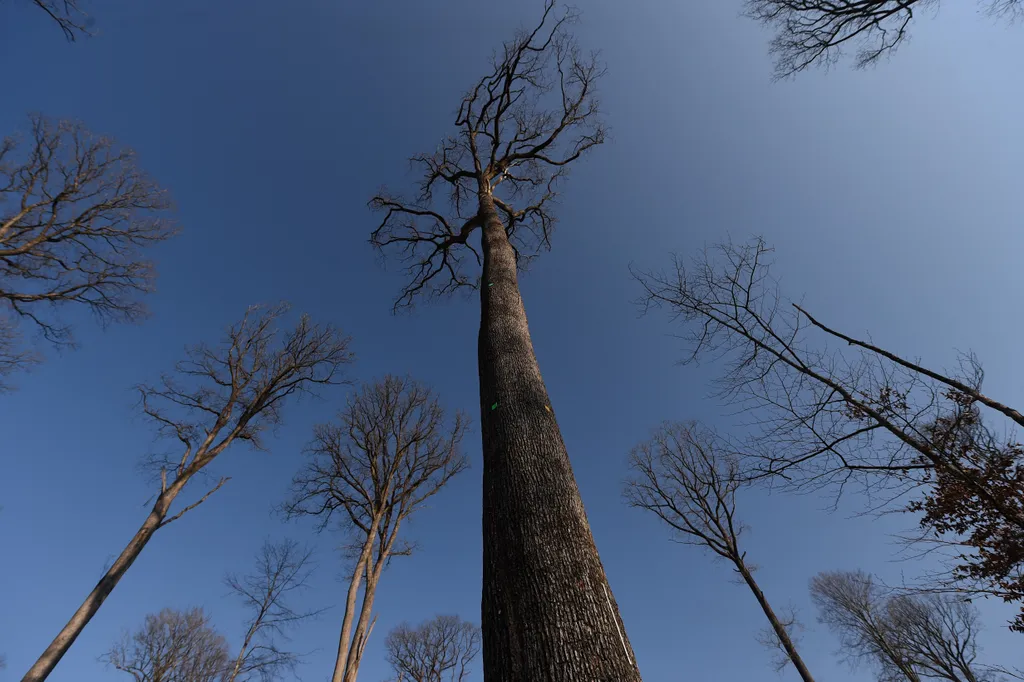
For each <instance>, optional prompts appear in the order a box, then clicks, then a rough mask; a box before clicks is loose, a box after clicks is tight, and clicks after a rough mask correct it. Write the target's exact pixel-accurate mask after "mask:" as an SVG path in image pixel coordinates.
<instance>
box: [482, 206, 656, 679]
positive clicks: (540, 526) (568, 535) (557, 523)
mask: <svg viewBox="0 0 1024 682" xmlns="http://www.w3.org/2000/svg"><path fill="white" fill-rule="evenodd" d="M480 216H481V222H482V223H483V257H484V265H483V279H482V281H481V286H480V303H481V318H480V337H479V348H478V352H479V372H480V399H481V406H480V407H481V412H482V414H481V431H482V436H483V456H484V485H483V495H484V499H483V538H484V539H483V543H484V551H483V562H484V565H483V600H482V629H483V659H484V678H485V679H486V680H487V682H640V672H639V670H638V668H637V666H636V658H635V656H634V655H633V650H632V648H631V647H630V644H629V639H628V638H627V636H626V628H625V626H624V625H623V623H622V620H621V617H620V616H619V612H618V606H617V604H616V603H615V600H614V597H613V596H612V591H611V589H610V587H609V586H608V580H607V578H606V576H605V572H604V567H603V566H602V564H601V559H600V557H599V556H598V552H597V547H596V546H595V544H594V539H593V535H592V534H591V531H590V525H589V523H588V521H587V515H586V512H585V511H584V509H583V502H582V500H581V499H580V494H579V489H578V488H577V486H576V479H575V477H574V476H573V473H572V467H571V465H570V463H569V457H568V454H567V453H566V449H565V444H564V442H563V441H562V435H561V432H560V430H559V428H558V423H557V421H556V420H555V415H554V412H553V410H552V408H551V405H550V402H549V399H548V393H547V389H546V388H545V386H544V381H543V379H542V378H541V374H540V369H539V367H538V364H537V358H536V356H535V354H534V350H533V343H532V341H531V339H530V331H529V327H528V325H527V322H526V311H525V309H524V307H523V302H522V298H521V296H520V293H519V286H518V281H517V274H516V262H515V255H514V252H513V250H512V246H511V244H510V243H509V241H508V237H507V235H506V233H505V228H504V225H503V224H502V222H501V219H500V218H499V217H498V215H497V212H496V210H495V208H494V203H493V201H492V200H491V198H490V196H489V195H488V194H486V193H481V195H480Z"/></svg>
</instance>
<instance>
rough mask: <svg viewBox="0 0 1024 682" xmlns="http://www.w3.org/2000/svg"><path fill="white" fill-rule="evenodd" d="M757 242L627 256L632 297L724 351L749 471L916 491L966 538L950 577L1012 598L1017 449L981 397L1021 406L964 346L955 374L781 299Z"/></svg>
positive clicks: (1015, 594)
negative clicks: (661, 256)
mask: <svg viewBox="0 0 1024 682" xmlns="http://www.w3.org/2000/svg"><path fill="white" fill-rule="evenodd" d="M769 252H770V249H769V248H768V247H767V246H766V245H765V244H764V242H763V241H761V240H760V239H758V240H755V241H754V242H752V243H750V244H747V245H734V244H732V243H727V244H724V245H721V246H718V247H716V248H715V249H712V250H707V251H705V252H704V253H703V254H701V255H700V256H699V257H697V258H696V259H695V261H694V265H693V267H692V268H687V267H686V266H685V265H684V264H683V263H682V262H681V260H680V259H679V258H676V259H675V262H674V266H675V267H674V271H672V272H670V273H668V274H664V273H660V274H652V273H641V272H637V271H635V270H634V275H635V276H636V277H637V279H638V280H639V281H640V282H641V284H642V285H643V286H644V289H645V297H644V299H643V300H644V304H645V305H655V306H660V305H663V306H666V307H667V308H668V309H669V310H670V312H671V313H673V315H674V316H675V317H677V318H679V319H681V320H682V321H683V322H684V323H687V324H688V329H689V332H688V335H687V336H688V340H689V342H690V343H691V351H692V352H691V354H690V356H689V360H690V361H692V360H696V359H698V358H699V357H702V356H707V355H711V356H715V357H721V358H724V359H726V360H727V361H728V363H729V364H728V369H727V370H726V372H725V373H724V375H723V376H722V378H721V379H722V381H721V384H720V388H721V393H720V396H722V397H724V398H726V399H728V400H734V401H737V402H738V403H739V404H741V405H742V406H743V407H756V408H762V409H760V410H759V411H758V412H757V413H758V414H760V415H762V420H761V421H760V427H761V428H760V430H759V432H757V433H756V440H755V441H754V442H753V443H752V444H751V446H750V456H749V458H748V462H747V463H748V465H749V466H748V467H747V468H748V469H750V471H751V474H752V475H753V476H755V477H763V478H766V479H768V480H771V481H774V482H785V483H786V484H788V485H792V486H795V487H807V486H811V487H815V486H828V485H834V486H836V489H837V490H838V491H839V493H840V494H841V492H842V490H843V489H844V488H845V486H846V485H847V484H849V483H850V482H853V481H857V482H859V483H861V484H863V486H864V488H865V490H866V491H867V492H868V493H869V494H870V495H872V496H875V497H878V498H879V499H878V500H876V501H874V502H873V503H872V504H875V505H876V506H875V508H876V509H891V508H892V503H894V502H896V501H898V500H900V499H901V498H905V497H907V496H911V495H916V496H917V497H916V499H913V500H912V501H911V502H910V503H909V504H907V505H904V506H903V507H902V509H908V510H910V511H915V512H919V511H923V512H925V514H924V516H923V517H922V524H923V526H924V529H925V531H926V533H927V534H930V535H931V536H932V537H936V536H939V537H947V538H950V542H952V543H953V544H955V545H957V546H958V547H959V549H960V550H961V551H963V552H964V554H962V556H960V558H959V561H961V563H960V565H959V568H958V569H957V572H956V574H955V575H954V576H953V577H954V579H960V578H962V579H964V580H967V581H971V582H972V583H978V584H981V585H982V586H983V587H984V589H985V590H987V591H988V592H989V593H991V594H994V595H997V596H1000V597H1002V598H1004V599H1008V600H1010V601H1022V600H1024V579H1022V572H1021V567H1022V565H1024V554H1022V553H1021V551H1020V548H1021V547H1022V546H1024V544H1022V543H1024V449H1022V448H1021V447H1020V446H1019V445H1017V444H1013V443H1009V444H1007V443H1000V442H999V441H997V440H996V439H995V438H994V436H992V434H991V432H990V431H988V429H987V427H985V425H984V423H983V420H982V411H983V410H986V411H987V412H988V414H989V415H990V416H997V417H998V416H999V415H1002V417H1005V418H1008V419H1009V420H1010V421H1011V422H1012V423H1014V424H1016V425H1017V426H1024V416H1022V415H1021V413H1020V412H1019V411H1017V410H1016V409H1014V408H1012V407H1009V406H1007V405H1005V404H1003V403H1000V402H999V401H997V400H995V399H994V398H992V397H990V396H988V395H986V394H985V393H983V392H982V379H983V377H984V375H983V372H982V371H981V366H980V365H979V364H978V361H977V359H976V358H974V357H973V356H968V357H966V358H965V359H964V361H963V363H962V366H961V369H960V372H959V373H958V374H942V373H939V372H935V371H933V370H930V369H928V368H926V367H924V366H923V365H921V364H920V363H917V362H911V361H909V360H906V359H904V358H902V357H900V356H898V355H896V354H894V353H891V352H889V351H887V350H885V349H883V348H881V347H879V346H876V345H874V344H873V343H869V342H867V341H862V340H859V339H855V338H853V337H850V336H848V335H846V334H843V333H842V332H839V331H837V330H835V329H833V328H831V327H829V326H827V325H826V324H824V323H823V322H820V321H819V320H818V319H816V318H815V317H813V316H812V315H811V314H810V313H809V312H807V311H806V310H805V309H804V308H803V307H801V306H799V305H797V304H789V303H788V302H787V301H786V300H785V299H784V298H783V297H782V294H781V293H780V292H779V290H778V287H777V284H776V283H775V281H774V280H773V279H772V278H771V275H770V272H769V266H770V263H769V262H768V256H769ZM812 334H817V335H818V336H817V339H818V342H817V343H815V342H814V340H813V339H811V338H810V337H811V335H812ZM829 342H832V343H833V344H835V343H836V342H838V344H839V347H838V348H835V347H832V348H830V347H829V346H828V343H829ZM1020 622H1021V623H1024V621H1020Z"/></svg>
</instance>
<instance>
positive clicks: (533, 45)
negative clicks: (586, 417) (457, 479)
mask: <svg viewBox="0 0 1024 682" xmlns="http://www.w3.org/2000/svg"><path fill="white" fill-rule="evenodd" d="M575 19H576V15H575V14H574V13H573V12H571V11H567V12H565V13H563V14H560V15H558V14H556V12H555V11H554V8H553V3H551V2H548V3H547V4H546V5H545V9H544V15H543V17H542V19H541V21H540V23H539V24H538V25H537V26H535V27H534V28H533V29H532V30H527V31H520V32H519V33H518V34H517V35H516V36H515V37H514V38H513V39H512V40H511V41H509V42H506V43H505V44H504V46H503V48H502V49H501V50H500V51H498V52H497V53H496V54H495V55H494V57H493V59H492V70H491V71H490V72H489V73H487V74H486V75H485V76H484V77H483V78H481V79H480V80H479V81H478V82H477V83H476V84H475V85H474V86H473V87H472V89H470V90H469V92H468V93H467V94H466V95H465V97H464V98H463V100H462V103H461V104H460V106H459V111H458V114H457V115H456V117H455V121H454V127H455V129H456V132H455V134H453V135H451V136H449V137H447V138H445V139H444V140H443V141H442V142H441V144H440V146H439V147H438V149H437V150H436V151H435V152H434V153H432V154H423V155H420V156H416V157H413V159H412V161H413V163H414V164H416V165H417V166H418V167H419V168H421V169H422V170H423V182H422V184H421V185H420V191H419V194H418V196H416V197H415V198H413V199H403V198H400V197H396V196H394V195H391V194H388V193H386V192H384V193H381V194H379V195H378V196H376V197H374V198H373V199H372V201H371V202H370V204H371V206H372V207H373V208H375V209H378V210H379V211H381V212H383V214H384V218H383V220H382V222H381V224H380V226H379V227H378V228H377V229H376V230H374V232H373V234H372V238H371V241H372V243H373V244H374V245H375V246H377V247H378V248H379V249H381V250H382V251H384V252H390V253H393V254H395V255H396V256H397V257H398V258H399V259H400V260H402V261H403V262H404V263H406V264H407V269H406V274H407V275H408V277H409V280H408V284H407V285H406V287H405V288H404V289H403V291H402V293H401V295H400V296H399V297H398V299H397V301H396V303H395V307H396V309H399V308H402V307H405V306H410V305H412V303H413V301H414V300H415V299H416V298H418V297H421V296H427V297H434V296H439V295H443V294H448V293H451V292H454V291H457V290H465V291H468V290H472V289H474V288H475V289H478V290H479V296H480V331H479V337H478V340H479V343H478V350H477V355H478V361H479V378H480V411H481V435H482V440H483V455H484V499H483V546H484V557H483V612H482V624H481V626H482V631H483V642H484V647H483V649H484V657H483V658H484V664H483V667H484V676H485V677H486V678H487V679H489V680H492V682H500V681H501V680H524V679H529V680H536V681H537V682H541V681H543V680H556V679H557V680H559V681H561V682H566V681H569V680H586V682H592V680H598V679H600V680H604V679H615V680H620V681H622V682H626V681H628V680H639V679H640V673H639V671H638V669H637V666H636V662H635V658H634V656H633V651H632V649H631V647H630V645H629V640H628V638H627V636H626V629H625V625H624V624H623V622H622V619H621V617H620V615H619V611H618V607H617V605H616V603H615V600H614V598H613V597H612V593H611V589H610V588H609V586H608V580H607V577H606V575H605V571H604V567H603V565H602V564H601V560H600V557H599V555H598V552H597V548H596V546H595V544H594V540H593V535H592V533H591V530H590V525H589V523H588V521H587V517H586V512H585V511H584V508H583V502H582V500H581V499H580V494H579V489H578V488H577V485H576V480H575V478H574V476H573V472H572V466H571V464H570V462H569V457H568V455H567V453H566V448H565V443H564V441H563V440H562V434H561V431H560V430H559V427H558V422H557V421H556V419H555V414H554V411H553V407H552V406H551V402H550V399H549V396H548V392H547V388H546V387H545V386H544V381H543V379H542V377H541V373H540V368H539V367H538V364H537V358H536V355H535V353H534V349H533V342H532V340H531V338H530V330H529V325H528V323H527V319H526V311H525V308H524V307H523V300H522V297H521V295H520V291H519V284H518V279H517V278H518V271H519V269H520V268H523V267H524V266H525V265H526V264H527V263H528V262H529V261H530V260H531V259H532V258H533V257H534V256H536V255H538V254H539V252H541V251H543V250H545V249H547V248H548V247H549V246H550V243H551V241H550V240H551V232H552V228H553V226H554V217H553V214H552V213H551V209H552V207H553V204H554V200H555V197H556V191H557V187H558V183H559V181H560V180H562V178H563V177H564V175H565V174H566V171H567V170H568V168H569V166H570V165H571V164H572V163H573V162H575V161H576V160H578V159H580V158H581V157H582V156H583V155H584V154H586V153H587V152H589V151H590V150H592V149H593V148H594V147H596V146H597V145H599V144H601V143H602V142H603V141H604V139H605V130H604V128H603V126H602V123H601V120H600V117H599V112H598V103H597V99H596V96H595V85H596V82H597V80H598V79H599V78H600V77H601V75H602V74H603V73H604V71H603V68H602V66H601V65H600V63H599V62H598V60H597V58H596V56H595V55H587V54H585V53H584V52H583V51H582V50H581V49H580V48H579V47H578V46H577V43H576V42H575V40H574V38H573V37H572V36H571V35H570V33H569V32H568V29H569V26H570V24H571V23H572V22H573V21H574V20H575ZM441 193H443V197H442V196H436V195H439V194H441ZM477 236H479V240H480V241H479V250H478V249H477V247H476V246H474V243H475V240H476V238H477ZM473 263H475V266H477V267H480V270H479V272H480V277H479V279H477V277H476V276H475V275H476V273H475V272H474V267H473Z"/></svg>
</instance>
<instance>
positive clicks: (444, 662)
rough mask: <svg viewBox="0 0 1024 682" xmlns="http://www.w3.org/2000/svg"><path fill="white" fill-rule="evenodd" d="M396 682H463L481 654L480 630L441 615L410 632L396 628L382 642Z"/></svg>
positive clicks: (404, 627) (410, 628) (456, 617)
mask: <svg viewBox="0 0 1024 682" xmlns="http://www.w3.org/2000/svg"><path fill="white" fill-rule="evenodd" d="M384 648H385V649H387V652H388V653H387V657H388V663H390V664H391V668H392V669H393V670H394V671H395V680H396V682H404V681H405V680H408V682H464V681H465V680H466V679H467V677H468V676H469V673H470V668H469V664H470V663H472V662H473V659H474V658H476V655H477V654H478V653H480V628H478V627H477V626H475V625H473V624H472V623H469V622H467V621H464V620H462V619H461V618H459V617H458V616H448V615H440V616H435V617H434V618H431V619H430V620H427V621H424V622H423V623H420V624H419V626H417V627H415V628H413V627H410V626H409V625H408V624H407V623H402V624H401V625H399V626H397V627H395V628H394V629H392V630H391V632H389V633H388V637H387V640H385V642H384Z"/></svg>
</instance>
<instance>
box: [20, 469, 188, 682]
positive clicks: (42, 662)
mask: <svg viewBox="0 0 1024 682" xmlns="http://www.w3.org/2000/svg"><path fill="white" fill-rule="evenodd" d="M182 485H183V484H182ZM179 492H181V485H178V484H177V483H175V484H174V485H172V486H171V487H170V488H169V489H167V490H166V491H165V492H163V493H161V494H160V496H159V497H157V499H156V502H155V503H154V504H153V508H152V510H151V511H150V512H149V516H147V517H146V520H145V522H144V523H143V524H142V527H141V528H139V530H138V531H137V532H136V533H135V536H134V537H133V538H132V539H131V542H129V543H128V546H127V547H125V548H124V550H123V551H122V552H121V555H120V556H118V557H117V560H116V561H115V562H114V563H113V565H112V566H111V567H110V569H109V570H107V572H106V573H105V574H104V575H103V577H102V578H100V581H99V582H98V583H96V587H94V588H93V590H92V592H90V593H89V596H88V597H86V598H85V601H84V602H83V603H82V605H81V606H79V607H78V610H77V611H75V614H74V615H73V616H71V620H69V621H68V623H67V625H65V626H64V628H63V629H62V630H61V631H60V633H59V634H58V635H57V636H56V637H55V638H54V640H53V641H52V642H50V646H48V647H46V651H44V652H43V654H42V656H40V657H39V659H38V660H37V661H36V662H35V663H34V664H32V667H31V668H29V671H28V672H27V673H25V676H24V677H23V678H21V682H42V681H43V680H45V679H46V678H47V676H49V674H50V673H51V672H53V669H54V668H55V667H56V666H57V663H59V662H60V659H61V658H63V657H64V654H66V653H67V652H68V649H70V648H71V645H72V644H74V643H75V640H76V639H78V636H79V635H80V634H82V630H84V629H85V626H86V625H88V624H89V621H90V620H92V617H93V616H95V615H96V612H97V611H99V610H100V606H102V605H103V602H104V601H106V599H107V597H109V596H110V593H111V592H112V591H113V590H114V588H115V587H116V586H117V583H118V582H120V580H121V578H122V577H124V574H125V573H126V572H127V571H128V569H129V568H131V565H132V564H133V563H135V560H136V559H138V558H139V554H141V553H142V549H143V548H144V547H145V546H146V544H147V543H148V542H149V541H150V539H152V537H153V534H154V533H156V531H157V530H159V528H160V524H161V523H163V521H164V519H165V518H166V517H167V510H168V509H170V507H171V503H172V502H173V501H174V498H175V497H177V496H178V493H179Z"/></svg>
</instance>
